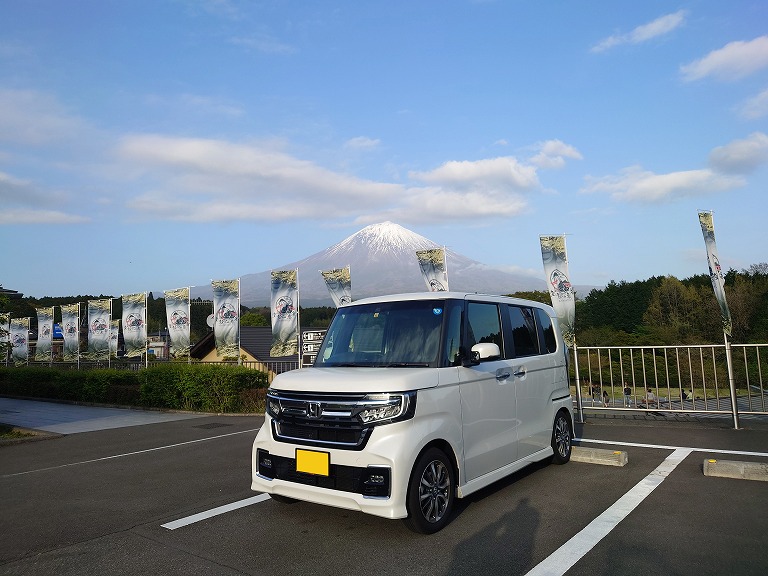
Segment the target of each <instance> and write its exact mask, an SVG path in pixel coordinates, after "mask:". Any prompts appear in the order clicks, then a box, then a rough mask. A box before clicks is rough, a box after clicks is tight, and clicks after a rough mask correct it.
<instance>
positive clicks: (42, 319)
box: [35, 306, 53, 362]
mask: <svg viewBox="0 0 768 576" xmlns="http://www.w3.org/2000/svg"><path fill="white" fill-rule="evenodd" d="M36 310H37V344H36V345H35V360H37V361H38V362H41V361H43V360H51V361H52V360H53V356H52V354H53V306H51V307H49V308H37V309H36Z"/></svg>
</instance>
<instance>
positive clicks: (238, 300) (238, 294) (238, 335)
mask: <svg viewBox="0 0 768 576" xmlns="http://www.w3.org/2000/svg"><path fill="white" fill-rule="evenodd" d="M240 310H241V308H240V278H238V279H237V365H238V366H242V365H243V358H242V349H241V348H240V332H241V330H240Z"/></svg>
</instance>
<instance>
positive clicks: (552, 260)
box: [539, 236, 576, 348]
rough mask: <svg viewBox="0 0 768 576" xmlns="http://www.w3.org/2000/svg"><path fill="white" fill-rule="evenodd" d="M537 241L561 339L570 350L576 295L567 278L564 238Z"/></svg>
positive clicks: (573, 336) (574, 332) (572, 337)
mask: <svg viewBox="0 0 768 576" xmlns="http://www.w3.org/2000/svg"><path fill="white" fill-rule="evenodd" d="M539 240H540V241H541V259H542V260H543V262H544V274H545V275H546V277H547V289H548V290H549V295H550V298H551V299H552V307H553V308H554V309H555V313H556V314H557V319H558V322H559V323H560V330H561V332H562V333H563V339H564V340H565V343H566V345H568V346H569V347H571V348H572V347H573V346H574V344H575V343H576V331H575V318H576V294H575V293H574V291H573V285H572V284H571V280H570V277H569V276H568V256H567V254H566V250H565V236H540V237H539Z"/></svg>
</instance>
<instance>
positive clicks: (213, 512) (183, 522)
mask: <svg viewBox="0 0 768 576" xmlns="http://www.w3.org/2000/svg"><path fill="white" fill-rule="evenodd" d="M265 500H269V494H259V495H258V496H252V497H250V498H246V499H245V500H239V501H237V502H232V504H225V505H224V506H219V507H218V508H212V509H210V510H206V511H205V512H199V513H198V514H193V515H192V516H187V517H186V518H179V519H178V520H174V521H173V522H166V523H165V524H160V526H161V527H162V528H168V530H176V528H182V527H183V526H188V525H190V524H194V523H195V522H200V521H201V520H206V519H208V518H212V517H213V516H218V515H219V514H225V513H227V512H231V511H232V510H237V509H238V508H245V507H246V506H250V505H251V504H258V503H259V502H264V501H265Z"/></svg>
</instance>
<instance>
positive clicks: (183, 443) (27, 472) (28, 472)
mask: <svg viewBox="0 0 768 576" xmlns="http://www.w3.org/2000/svg"><path fill="white" fill-rule="evenodd" d="M258 431H259V429H258V428H252V429H251V430H243V431H241V432H230V433H228V434H219V435H218V436H209V437H208V438H198V439H197V440H189V441H187V442H179V443H177V444H168V445H167V446H156V447H155V448H147V449H146V450H136V451H135V452H126V453H125V454H113V455H112V456H104V457H102V458H94V459H93V460H82V461H80V462H70V463H68V464H59V465H58V466H48V467H47V468H38V469H36V470H27V471H26V472H14V473H13V474H3V475H2V476H0V478H12V477H13V476H23V475H24V474H34V473H35V472H47V471H48V470H58V469H60V468H68V467H70V466H80V465H81V464H93V463H94V462H103V461H105V460H114V459H115V458H125V457H126V456H136V455H138V454H147V453H148V452H156V451H158V450H167V449H168V448H178V447H179V446H186V445H189V444H197V443H198V442H208V441H209V440H217V439H219V438H226V437H228V436H236V435H238V434H248V433H253V432H258Z"/></svg>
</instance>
